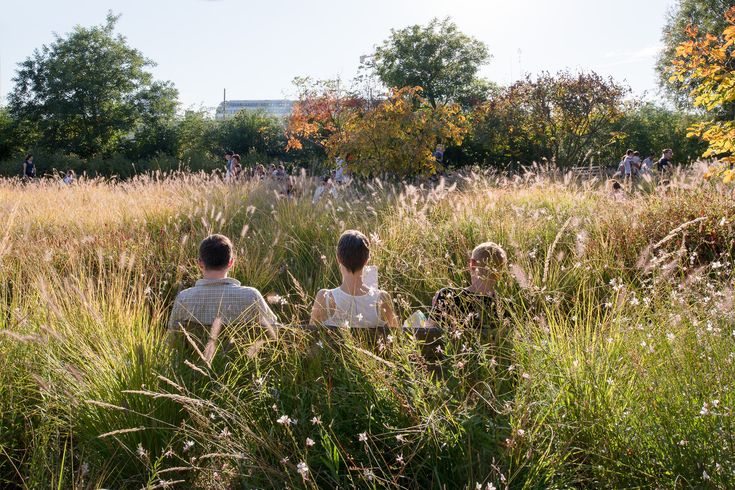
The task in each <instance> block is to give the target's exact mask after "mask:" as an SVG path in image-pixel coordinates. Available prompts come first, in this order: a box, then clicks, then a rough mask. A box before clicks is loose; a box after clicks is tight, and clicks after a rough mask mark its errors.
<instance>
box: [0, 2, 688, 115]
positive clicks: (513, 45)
mask: <svg viewBox="0 0 735 490" xmlns="http://www.w3.org/2000/svg"><path fill="white" fill-rule="evenodd" d="M674 3H675V0H451V1H447V0H370V1H369V2H367V1H362V2H356V1H352V0H341V1H338V0H309V1H306V0H268V1H263V0H257V1H256V0H62V1H60V0H0V103H4V102H5V101H6V100H7V99H6V95H7V93H8V92H9V91H10V90H12V78H13V76H14V75H15V70H16V65H17V63H19V62H21V61H23V60H24V59H26V58H27V57H28V56H30V55H31V54H32V53H33V50H34V49H36V48H39V47H41V46H42V45H43V44H48V43H50V42H53V40H54V33H57V34H60V35H63V34H65V33H68V32H70V31H71V30H72V29H73V27H74V26H75V25H82V26H91V25H95V24H102V23H104V21H105V16H106V14H107V12H108V11H110V10H112V11H113V12H114V13H116V14H121V18H120V21H119V23H118V26H117V30H118V32H119V33H121V34H123V35H124V36H125V37H126V38H127V41H128V43H129V44H130V45H131V46H132V47H134V48H137V49H139V50H140V51H142V53H143V54H144V55H145V56H146V57H148V58H150V59H152V60H153V61H155V62H156V63H157V65H156V66H155V67H153V68H152V69H151V71H152V72H153V74H154V76H155V77H156V78H157V79H161V80H170V81H172V82H173V83H174V85H175V86H176V88H178V90H179V98H180V101H181V103H182V108H184V109H189V108H191V109H200V108H213V107H215V106H216V105H217V104H218V103H219V102H220V101H221V100H222V97H223V89H227V98H228V100H233V99H279V98H289V97H293V96H294V88H293V85H292V83H291V82H292V80H293V78H294V77H296V76H311V77H313V78H316V79H325V78H335V77H337V76H339V77H341V78H342V79H344V80H349V79H350V78H352V76H354V74H355V73H356V71H357V67H358V65H359V58H360V56H361V55H364V54H369V53H371V52H372V51H373V49H374V47H375V46H376V45H378V44H380V43H381V42H382V41H383V40H384V39H386V38H387V37H388V36H389V35H390V31H391V29H400V28H403V27H406V26H409V25H413V24H425V23H427V22H428V21H430V20H431V19H432V18H433V17H438V18H443V17H446V16H450V17H451V18H452V19H453V20H454V21H455V22H456V23H457V25H458V26H459V28H460V30H462V31H463V32H465V33H466V34H469V35H471V36H473V37H475V38H477V39H479V40H481V41H483V42H485V43H486V44H487V46H488V48H489V51H490V53H491V54H492V59H491V61H490V63H489V64H488V65H486V66H484V67H482V69H481V72H480V75H481V76H483V77H486V78H488V79H490V80H492V81H494V82H496V83H499V84H508V83H509V82H512V81H514V80H517V79H519V78H522V77H523V76H524V75H525V74H527V73H530V74H535V73H538V72H540V71H543V70H547V71H551V72H555V71H558V70H562V69H571V70H581V69H585V70H589V69H592V70H595V71H597V72H598V73H600V74H603V75H610V76H612V77H614V78H615V79H616V80H618V81H620V82H625V83H627V84H628V85H629V86H630V87H631V88H632V89H633V91H634V93H635V94H637V95H644V94H645V95H647V96H648V97H649V98H656V97H657V96H658V88H657V85H656V74H655V72H654V64H655V60H656V55H657V53H658V51H659V49H660V43H661V41H660V39H661V28H662V27H663V24H664V22H665V19H666V14H667V12H668V10H669V9H670V7H671V6H672V5H673V4H674Z"/></svg>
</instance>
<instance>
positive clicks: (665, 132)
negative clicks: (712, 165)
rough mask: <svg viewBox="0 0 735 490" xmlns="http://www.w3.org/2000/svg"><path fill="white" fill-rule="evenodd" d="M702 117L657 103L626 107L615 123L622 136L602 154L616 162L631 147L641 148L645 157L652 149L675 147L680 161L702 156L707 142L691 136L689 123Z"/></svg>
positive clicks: (655, 151)
mask: <svg viewBox="0 0 735 490" xmlns="http://www.w3.org/2000/svg"><path fill="white" fill-rule="evenodd" d="M700 120H701V117H700V116H697V115H695V114H691V113H688V112H683V111H678V110H672V109H669V108H667V107H663V106H660V105H657V104H654V103H651V102H649V103H646V104H642V105H641V106H640V107H639V108H636V109H634V110H631V111H627V112H626V113H625V115H624V116H623V117H622V119H620V121H618V123H617V124H616V125H615V126H616V130H617V131H618V132H619V134H620V136H621V137H620V139H619V140H618V141H617V142H616V143H615V144H614V145H611V146H610V147H609V148H607V149H606V151H603V152H602V153H601V155H600V157H601V158H603V159H604V161H606V162H608V163H610V164H613V163H617V162H618V161H619V159H620V157H621V155H623V153H625V150H626V149H628V148H633V149H634V150H638V151H640V152H641V157H642V158H645V157H646V156H647V155H648V154H650V153H653V154H655V155H656V156H660V155H661V151H662V150H663V149H664V148H671V149H672V150H674V155H675V159H676V161H678V162H689V161H692V160H696V159H697V158H699V157H700V156H701V155H702V153H703V152H704V150H705V149H706V148H707V145H706V144H705V143H703V142H702V141H700V140H698V139H695V138H688V137H687V134H688V133H689V127H690V126H692V125H693V124H695V123H696V122H698V121H700Z"/></svg>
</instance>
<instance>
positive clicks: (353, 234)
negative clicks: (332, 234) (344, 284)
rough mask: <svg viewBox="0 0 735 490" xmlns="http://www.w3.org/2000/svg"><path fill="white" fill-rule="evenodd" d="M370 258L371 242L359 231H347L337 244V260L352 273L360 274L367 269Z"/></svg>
mask: <svg viewBox="0 0 735 490" xmlns="http://www.w3.org/2000/svg"><path fill="white" fill-rule="evenodd" d="M369 258H370V241H369V240H368V238H367V237H366V236H365V235H363V234H362V233H360V232H359V231H357V230H347V231H345V232H344V233H342V236H340V237H339V242H337V259H339V263H340V264H342V265H343V266H345V268H346V269H347V270H348V271H350V272H352V273H355V272H358V271H360V270H362V268H363V267H365V264H367V261H368V259H369Z"/></svg>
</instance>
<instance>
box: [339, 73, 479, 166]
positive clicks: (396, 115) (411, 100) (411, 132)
mask: <svg viewBox="0 0 735 490" xmlns="http://www.w3.org/2000/svg"><path fill="white" fill-rule="evenodd" d="M468 131H469V123H468V121H467V118H466V117H465V116H464V115H463V114H462V110H461V108H460V106H459V105H457V104H437V105H436V106H434V105H432V104H431V103H430V101H429V100H427V99H426V98H425V97H424V96H423V94H422V89H421V87H404V88H401V89H398V90H393V91H391V93H390V95H389V97H388V98H387V99H386V100H385V101H383V102H382V103H380V104H379V105H378V106H377V107H374V108H367V109H364V110H352V111H350V112H348V113H347V115H346V118H345V120H344V123H343V124H342V127H341V131H339V132H336V133H334V134H333V135H332V137H331V138H330V139H329V141H328V142H327V153H328V154H329V155H330V156H343V155H344V156H347V168H348V169H349V170H350V171H351V172H354V173H359V174H363V175H368V174H375V173H380V172H390V173H393V174H396V175H400V176H407V175H416V174H425V175H426V174H428V175H431V174H434V173H436V172H437V170H438V168H439V163H438V162H437V160H436V158H435V157H434V156H433V153H432V152H433V151H434V149H435V148H436V145H437V144H442V145H446V146H450V145H459V144H461V143H462V140H463V138H464V137H465V136H466V135H467V133H468Z"/></svg>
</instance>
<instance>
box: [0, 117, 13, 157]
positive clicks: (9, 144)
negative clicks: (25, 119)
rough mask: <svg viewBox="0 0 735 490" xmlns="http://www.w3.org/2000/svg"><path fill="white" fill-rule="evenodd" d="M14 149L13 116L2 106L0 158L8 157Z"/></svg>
mask: <svg viewBox="0 0 735 490" xmlns="http://www.w3.org/2000/svg"><path fill="white" fill-rule="evenodd" d="M15 151H16V147H15V131H14V123H13V118H11V117H10V114H8V111H7V110H6V109H5V108H4V107H0V160H5V159H6V158H10V157H11V156H12V155H13V153H15Z"/></svg>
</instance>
